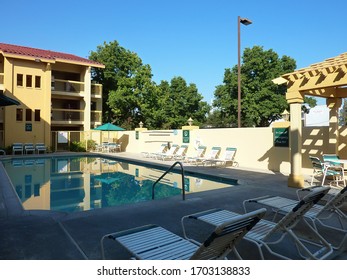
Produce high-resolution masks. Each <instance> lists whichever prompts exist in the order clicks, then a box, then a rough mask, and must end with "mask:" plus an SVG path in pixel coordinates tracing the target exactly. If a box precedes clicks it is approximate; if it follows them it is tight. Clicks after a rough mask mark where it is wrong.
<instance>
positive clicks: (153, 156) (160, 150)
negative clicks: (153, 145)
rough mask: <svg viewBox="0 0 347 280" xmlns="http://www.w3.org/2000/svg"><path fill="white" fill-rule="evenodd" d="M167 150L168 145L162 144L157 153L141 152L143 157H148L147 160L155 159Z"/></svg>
mask: <svg viewBox="0 0 347 280" xmlns="http://www.w3.org/2000/svg"><path fill="white" fill-rule="evenodd" d="M166 150H167V144H161V145H160V148H159V150H158V151H157V152H154V153H153V152H152V153H151V152H141V154H142V156H143V157H146V158H155V157H156V155H157V154H161V153H164V152H165V151H166Z"/></svg>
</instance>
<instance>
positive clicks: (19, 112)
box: [16, 109, 23, 121]
mask: <svg viewBox="0 0 347 280" xmlns="http://www.w3.org/2000/svg"><path fill="white" fill-rule="evenodd" d="M16 120H17V121H23V109H17V111H16Z"/></svg>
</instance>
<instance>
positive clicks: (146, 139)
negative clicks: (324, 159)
mask: <svg viewBox="0 0 347 280" xmlns="http://www.w3.org/2000/svg"><path fill="white" fill-rule="evenodd" d="M339 133H340V144H339V155H340V157H341V158H347V145H346V143H347V130H346V127H341V128H340V131H339ZM136 134H137V135H138V139H136ZM328 134H329V127H304V128H303V141H302V142H303V149H302V154H303V173H304V174H311V173H312V168H311V163H310V161H309V158H308V156H309V155H313V156H318V157H321V155H322V154H323V153H331V151H328V147H329V145H328V144H329V139H328ZM118 141H121V142H122V147H123V151H127V152H133V153H141V152H143V151H146V152H156V151H157V150H158V148H159V146H160V145H161V144H162V143H167V142H170V143H174V144H179V145H182V144H184V143H183V135H182V130H180V129H178V130H148V131H142V132H141V131H138V132H135V131H124V132H123V131H122V132H118ZM197 141H201V142H202V144H203V145H205V146H207V151H206V153H207V154H208V153H209V151H210V149H211V148H212V147H213V146H220V147H221V148H222V153H223V151H224V150H225V148H226V147H236V148H237V154H236V160H237V162H238V163H239V166H240V167H242V168H250V169H266V170H272V171H279V172H282V173H284V174H289V173H290V164H289V148H283V147H274V143H273V128H270V127H269V128H268V127H267V128H221V129H194V130H191V131H190V143H189V150H188V154H190V155H194V153H195V146H196V142H197Z"/></svg>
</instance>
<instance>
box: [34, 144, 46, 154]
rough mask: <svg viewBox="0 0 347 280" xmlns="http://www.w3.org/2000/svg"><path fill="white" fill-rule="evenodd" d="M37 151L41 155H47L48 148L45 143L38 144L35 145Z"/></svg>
mask: <svg viewBox="0 0 347 280" xmlns="http://www.w3.org/2000/svg"><path fill="white" fill-rule="evenodd" d="M35 150H36V152H37V153H38V154H40V153H41V152H43V153H46V151H47V147H46V146H45V144H44V143H37V144H36V145H35Z"/></svg>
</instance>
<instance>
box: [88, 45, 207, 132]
mask: <svg viewBox="0 0 347 280" xmlns="http://www.w3.org/2000/svg"><path fill="white" fill-rule="evenodd" d="M89 58H90V59H92V60H95V61H99V62H101V63H103V64H104V65H105V69H93V70H92V78H93V80H94V81H97V82H98V83H101V84H102V85H103V121H104V122H107V121H111V122H115V123H117V124H118V125H121V126H122V127H124V128H126V129H133V128H134V127H137V126H138V123H139V122H140V121H142V122H143V123H144V124H145V126H146V127H147V128H149V129H161V128H179V127H181V126H182V125H186V124H187V119H188V118H189V117H192V118H193V119H194V124H196V125H200V124H201V123H203V122H205V120H206V115H207V113H208V111H209V110H210V107H209V105H208V104H207V103H206V102H204V101H203V97H202V95H201V94H199V92H198V89H197V87H196V85H195V84H189V85H187V83H186V81H185V80H184V79H183V78H182V77H175V78H173V79H172V80H171V83H169V82H167V81H162V82H161V83H160V84H159V85H156V84H155V82H154V81H153V80H152V71H151V67H150V66H149V65H144V64H143V63H142V61H141V59H140V58H139V57H138V56H137V54H135V53H133V52H130V51H128V50H126V49H124V48H123V47H121V46H120V45H119V44H118V42H116V41H114V42H110V43H104V44H103V45H102V46H98V47H97V50H96V51H95V52H91V55H90V57H89Z"/></svg>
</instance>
